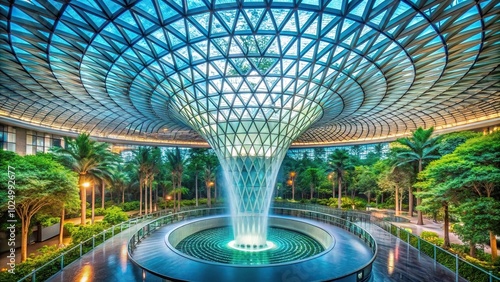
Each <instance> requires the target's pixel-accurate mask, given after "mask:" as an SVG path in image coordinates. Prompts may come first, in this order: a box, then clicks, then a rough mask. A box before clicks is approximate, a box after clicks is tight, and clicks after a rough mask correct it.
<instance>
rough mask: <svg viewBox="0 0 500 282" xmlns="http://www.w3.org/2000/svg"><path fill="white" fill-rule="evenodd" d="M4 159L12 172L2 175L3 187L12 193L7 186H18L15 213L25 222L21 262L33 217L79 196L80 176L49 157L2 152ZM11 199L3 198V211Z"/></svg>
mask: <svg viewBox="0 0 500 282" xmlns="http://www.w3.org/2000/svg"><path fill="white" fill-rule="evenodd" d="M0 159H1V160H2V162H1V163H0V166H1V169H2V170H3V171H11V172H12V173H9V174H7V173H3V174H1V176H0V182H1V183H0V187H1V188H2V189H1V190H2V191H8V187H7V185H11V186H12V187H15V189H10V190H11V191H14V192H15V210H16V213H17V215H18V216H19V218H20V219H21V261H23V262H24V261H25V260H26V258H27V249H28V233H29V228H30V222H31V218H32V217H33V216H34V215H35V214H36V213H38V212H39V211H40V210H41V209H42V208H44V207H47V206H50V205H58V206H59V205H60V204H61V202H62V201H64V200H66V199H70V198H71V196H72V194H76V195H78V188H77V187H78V184H77V183H78V181H77V176H76V175H75V173H73V172H72V171H70V170H68V169H66V168H65V167H63V166H62V165H61V164H59V163H58V162H57V161H55V160H54V159H53V158H52V156H50V155H47V154H39V155H29V156H24V157H20V156H17V155H14V154H12V153H11V152H5V151H3V150H0ZM9 176H10V177H9ZM9 180H10V182H9ZM13 199H14V198H13ZM8 200H9V198H8V197H2V200H1V202H0V206H1V207H2V209H6V208H7V207H8V204H9V202H8Z"/></svg>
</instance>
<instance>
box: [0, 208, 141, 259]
mask: <svg viewBox="0 0 500 282" xmlns="http://www.w3.org/2000/svg"><path fill="white" fill-rule="evenodd" d="M126 213H127V215H128V216H129V218H132V217H133V216H134V215H137V214H138V213H139V211H129V212H126ZM103 219H104V216H96V217H95V218H94V221H96V222H97V221H102V220H103ZM89 220H90V219H89ZM80 222H81V219H80V218H79V217H78V218H68V219H65V220H64V224H66V223H73V224H74V225H79V224H80ZM19 236H20V235H19ZM70 242H71V238H70V236H66V237H64V238H63V244H65V245H68V244H69V243H70ZM58 245H59V235H57V236H55V237H52V238H50V239H48V240H45V241H43V242H36V243H32V244H28V257H29V256H30V255H31V254H35V253H37V252H38V250H39V249H40V248H42V247H43V246H58ZM16 247H17V248H16V263H17V264H19V263H21V246H16ZM4 254H5V255H4ZM7 255H8V252H4V253H1V254H0V265H1V266H2V267H3V266H5V265H6V263H7V262H8V261H9V258H7Z"/></svg>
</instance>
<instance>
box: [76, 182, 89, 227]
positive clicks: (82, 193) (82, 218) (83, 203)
mask: <svg viewBox="0 0 500 282" xmlns="http://www.w3.org/2000/svg"><path fill="white" fill-rule="evenodd" d="M84 182H85V179H84V174H80V179H79V181H78V186H80V201H81V215H80V225H85V224H86V222H85V221H86V220H87V218H86V213H87V191H86V190H85V189H86V187H84V186H83V183H84Z"/></svg>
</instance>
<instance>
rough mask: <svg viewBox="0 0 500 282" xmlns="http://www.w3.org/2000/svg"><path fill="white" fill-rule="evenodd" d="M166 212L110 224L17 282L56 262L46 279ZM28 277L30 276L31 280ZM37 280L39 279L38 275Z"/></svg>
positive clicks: (35, 278)
mask: <svg viewBox="0 0 500 282" xmlns="http://www.w3.org/2000/svg"><path fill="white" fill-rule="evenodd" d="M196 209H197V207H193V208H183V210H196ZM167 214H172V212H171V210H160V211H156V212H153V213H150V214H144V215H141V216H138V217H133V218H131V219H129V220H127V221H124V222H121V223H118V224H115V225H113V226H111V227H110V228H108V229H106V230H103V231H102V232H101V233H99V234H97V235H94V236H92V237H91V238H89V239H87V240H85V241H83V242H80V243H79V244H78V245H75V246H74V247H72V248H70V249H68V250H64V251H63V252H62V253H61V254H60V255H59V256H57V257H55V258H54V259H52V260H50V261H48V262H47V263H45V264H43V265H42V266H40V267H37V268H35V269H33V271H32V272H31V273H29V274H27V275H26V276H24V277H22V278H21V279H19V280H18V282H21V281H31V282H35V281H37V273H40V272H41V270H43V269H44V268H52V267H53V266H55V265H56V264H57V267H56V268H57V271H56V272H54V273H51V274H49V275H46V274H45V275H44V276H47V278H46V279H48V278H50V277H51V276H53V275H55V274H57V273H58V272H59V271H61V270H63V269H64V267H66V266H67V265H69V264H70V263H71V262H73V261H75V260H77V259H79V258H80V257H82V256H83V255H85V254H86V253H88V252H90V251H91V250H93V249H94V248H95V247H96V246H98V245H100V244H101V243H104V242H105V241H106V240H108V239H110V238H111V237H113V236H114V235H116V234H118V233H120V232H122V231H123V230H126V229H128V228H130V226H131V225H134V226H135V225H137V224H138V223H142V222H143V221H145V220H148V219H151V218H157V217H162V216H164V215H167ZM118 228H119V231H118ZM108 233H111V236H109V237H107V236H106V234H108ZM100 237H102V242H99V240H100ZM96 238H97V241H98V244H97V245H96ZM91 243H92V245H91V246H92V247H91V248H90V249H88V250H87V248H88V247H90V244H91ZM87 245H88V246H87ZM74 252H76V253H77V254H78V256H76V257H75V258H74V259H73V260H71V259H70V260H69V261H68V260H65V259H64V258H65V257H68V256H71V254H73V253H74ZM29 278H31V280H30V279H29ZM38 280H40V277H38ZM42 280H43V278H42Z"/></svg>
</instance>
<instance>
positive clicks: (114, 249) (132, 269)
mask: <svg viewBox="0 0 500 282" xmlns="http://www.w3.org/2000/svg"><path fill="white" fill-rule="evenodd" d="M145 224H146V222H144V223H141V224H138V225H136V226H134V227H131V228H130V229H127V230H125V231H123V232H121V233H119V234H118V235H116V236H115V237H113V238H111V239H109V240H108V241H106V242H104V243H103V244H101V245H99V246H98V247H97V248H95V249H94V250H93V251H91V252H89V253H87V254H86V255H84V256H83V257H82V258H81V259H79V260H77V261H74V262H73V263H71V264H70V265H68V266H67V267H66V268H64V270H63V271H61V272H59V273H57V274H56V275H54V276H53V277H52V278H50V279H49V280H48V281H50V282H54V281H57V282H70V281H85V282H92V281H96V282H97V281H98V282H101V281H102V282H115V281H116V282H118V281H120V282H121V281H131V282H134V281H152V282H156V281H163V280H162V279H161V278H159V277H156V276H154V275H153V274H150V273H146V272H143V271H142V270H141V269H140V268H139V267H138V266H136V265H135V264H133V263H132V262H131V261H130V259H129V258H128V254H127V250H128V249H127V244H128V241H129V239H130V237H131V236H132V235H133V234H134V233H135V232H136V231H137V230H138V229H139V228H140V227H142V226H144V225H145ZM360 226H361V227H363V228H365V229H366V230H367V231H368V232H370V233H371V234H372V236H373V237H374V238H375V239H376V240H377V244H378V246H379V250H378V255H377V258H376V260H375V262H374V264H373V274H372V276H373V278H372V281H374V282H386V281H410V282H412V281H415V282H416V281H443V282H446V281H455V274H454V273H452V272H451V271H450V270H448V269H446V268H444V267H442V266H440V265H439V264H434V261H433V260H432V259H430V258H429V257H427V256H425V255H419V252H418V251H417V250H416V249H414V248H413V247H411V246H409V245H408V244H406V243H405V242H403V241H401V240H400V239H398V238H396V237H394V236H392V235H391V234H389V233H387V232H386V231H384V230H382V229H381V228H380V227H378V226H376V225H375V224H371V223H367V224H364V223H360ZM293 278H294V279H295V280H294V281H298V280H296V279H297V277H296V276H294V277H293ZM207 281H216V277H214V276H207ZM283 281H286V279H284V280H283ZM304 281H307V280H304ZM460 281H466V280H464V279H460Z"/></svg>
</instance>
